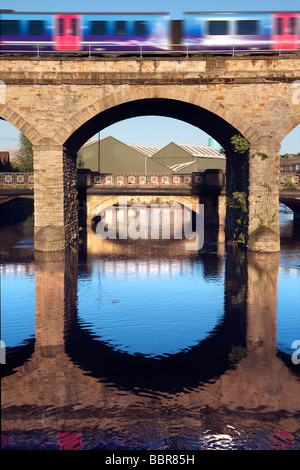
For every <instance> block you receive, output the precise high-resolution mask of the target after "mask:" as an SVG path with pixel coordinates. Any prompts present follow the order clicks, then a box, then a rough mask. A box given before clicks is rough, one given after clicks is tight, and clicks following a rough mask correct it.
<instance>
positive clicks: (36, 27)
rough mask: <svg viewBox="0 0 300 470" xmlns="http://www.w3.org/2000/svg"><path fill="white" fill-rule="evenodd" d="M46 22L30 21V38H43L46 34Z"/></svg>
mask: <svg viewBox="0 0 300 470" xmlns="http://www.w3.org/2000/svg"><path fill="white" fill-rule="evenodd" d="M44 30H45V28H44V21H41V20H30V21H28V34H29V35H30V36H42V35H43V34H44Z"/></svg>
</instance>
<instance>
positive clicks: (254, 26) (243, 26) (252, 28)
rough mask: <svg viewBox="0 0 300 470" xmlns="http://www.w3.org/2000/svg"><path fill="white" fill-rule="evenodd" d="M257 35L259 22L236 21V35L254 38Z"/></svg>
mask: <svg viewBox="0 0 300 470" xmlns="http://www.w3.org/2000/svg"><path fill="white" fill-rule="evenodd" d="M258 33H259V22H258V21H256V20H244V21H237V30H236V34H239V35H240V36H254V35H255V34H258Z"/></svg>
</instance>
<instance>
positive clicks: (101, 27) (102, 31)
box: [91, 21, 107, 36]
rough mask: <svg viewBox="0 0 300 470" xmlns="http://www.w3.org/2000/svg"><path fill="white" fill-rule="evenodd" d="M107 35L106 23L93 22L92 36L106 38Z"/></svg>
mask: <svg viewBox="0 0 300 470" xmlns="http://www.w3.org/2000/svg"><path fill="white" fill-rule="evenodd" d="M106 34H107V22H106V21H92V22H91V35H92V36H105V35H106Z"/></svg>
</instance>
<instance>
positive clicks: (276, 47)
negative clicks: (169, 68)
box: [1, 40, 300, 57]
mask: <svg viewBox="0 0 300 470" xmlns="http://www.w3.org/2000/svg"><path fill="white" fill-rule="evenodd" d="M65 47H66V49H65V50H56V49H55V48H53V47H52V46H49V45H47V44H45V43H43V42H40V43H39V42H35V43H32V44H28V42H21V41H20V42H18V43H16V42H9V41H6V42H5V44H3V45H2V48H1V53H8V54H26V53H29V54H36V55H37V56H38V57H39V56H40V55H44V54H52V55H62V54H63V55H70V54H71V55H72V56H73V57H75V56H76V55H78V56H82V55H83V54H84V55H87V56H88V57H91V56H92V55H93V56H97V55H100V56H105V55H107V54H108V55H110V56H113V55H115V56H118V55H122V56H124V55H134V56H139V57H143V56H145V55H155V56H159V55H162V56H163V55H169V54H170V53H173V54H180V55H183V56H186V57H189V56H190V55H191V56H193V55H198V54H200V55H201V54H204V55H205V54H210V55H219V54H222V55H224V54H227V55H231V56H235V55H238V54H243V55H244V54H253V53H257V54H278V55H281V54H285V53H294V54H297V53H299V50H300V41H292V45H291V41H284V40H282V41H281V42H280V43H279V42H278V41H276V42H274V41H263V42H260V43H259V42H256V43H255V44H253V43H252V42H248V43H247V42H244V43H243V45H240V44H236V43H235V42H234V41H233V42H232V43H231V44H230V43H228V44H227V45H226V46H224V45H222V44H219V45H215V46H214V47H213V48H211V47H209V46H207V45H206V44H194V43H190V42H187V41H184V42H182V43H178V44H172V43H170V42H164V43H155V42H153V43H147V44H134V45H128V44H125V45H122V44H103V43H95V42H91V43H84V44H81V45H80V47H79V48H78V50H74V45H73V44H65ZM68 48H69V49H68Z"/></svg>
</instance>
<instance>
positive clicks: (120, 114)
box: [54, 86, 259, 151]
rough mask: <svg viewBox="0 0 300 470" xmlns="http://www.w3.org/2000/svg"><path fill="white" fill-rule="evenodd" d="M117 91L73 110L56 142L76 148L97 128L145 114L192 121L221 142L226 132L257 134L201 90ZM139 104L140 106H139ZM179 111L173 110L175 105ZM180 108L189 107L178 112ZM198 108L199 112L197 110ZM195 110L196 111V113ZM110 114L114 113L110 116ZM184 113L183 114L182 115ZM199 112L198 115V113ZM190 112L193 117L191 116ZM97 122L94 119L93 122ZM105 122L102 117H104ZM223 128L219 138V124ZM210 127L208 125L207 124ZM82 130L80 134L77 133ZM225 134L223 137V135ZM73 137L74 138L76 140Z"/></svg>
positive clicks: (236, 115) (224, 141)
mask: <svg viewBox="0 0 300 470" xmlns="http://www.w3.org/2000/svg"><path fill="white" fill-rule="evenodd" d="M120 88H121V89H120V90H119V91H115V92H109V93H105V91H104V93H103V96H102V97H101V98H100V99H99V100H98V101H97V102H95V103H92V104H90V105H88V106H86V107H84V108H82V109H81V110H80V111H78V112H76V113H75V114H74V115H72V116H71V117H70V119H69V120H68V122H66V123H65V126H64V129H61V130H59V131H58V132H57V133H56V135H55V136H54V140H55V141H56V142H60V143H65V144H66V145H67V146H68V147H69V148H71V149H72V148H73V149H75V151H77V150H78V149H79V148H80V147H81V146H82V145H83V143H85V142H86V140H88V139H89V138H90V137H92V136H93V135H94V134H95V133H96V132H97V131H98V130H101V128H104V127H107V126H108V125H111V124H113V123H115V122H118V121H120V120H123V119H126V118H130V117H136V116H141V115H146V114H147V113H150V114H152V115H155V114H156V115H161V116H166V117H175V118H176V119H179V120H182V121H185V122H188V123H190V124H193V125H195V126H197V127H199V128H201V129H202V130H204V131H210V132H207V133H210V135H211V133H214V134H215V135H214V136H213V137H215V138H216V140H219V141H220V140H222V142H220V143H221V145H223V146H224V147H225V146H226V145H227V146H228V135H230V136H231V135H233V134H234V133H240V134H242V135H243V136H244V137H246V138H247V139H248V140H249V141H250V140H251V139H252V138H255V137H258V135H259V131H258V130H257V129H255V128H253V126H252V125H251V124H249V123H248V122H247V121H246V120H245V119H244V118H243V117H242V116H241V115H240V114H238V113H237V112H235V111H231V110H229V109H227V108H226V106H224V105H223V104H222V103H220V102H219V101H217V100H213V99H211V98H208V97H207V96H204V95H203V94H202V93H201V90H198V91H193V89H192V88H191V89H190V88H189V87H180V88H179V89H178V88H177V87H176V88H175V89H174V87H159V86H158V87H151V88H149V89H148V88H147V89H146V88H145V87H144V86H143V87H141V86H137V87H128V86H127V87H126V86H125V87H124V86H123V87H120ZM139 104H140V106H139ZM176 107H177V108H178V109H180V111H177V112H176V110H175V108H176ZM182 110H183V111H184V110H189V112H188V111H185V112H182ZM200 110H201V113H200ZM197 111H198V113H197ZM113 114H114V116H113ZM185 114H186V115H185ZM200 114H201V116H200ZM101 115H103V117H106V122H107V124H106V125H104V124H103V123H101V118H99V117H100V116H101ZM193 115H195V116H194V118H193ZM201 117H202V118H205V119H203V120H205V121H207V120H210V121H215V127H216V128H218V130H215V132H213V131H212V129H211V128H210V129H208V127H209V126H207V122H206V123H205V124H204V127H203V122H199V120H197V119H200V121H201ZM97 121H98V122H97ZM104 121H105V119H104ZM224 126H225V127H226V131H224V132H223V134H224V136H223V137H221V138H220V136H219V137H218V134H220V133H221V130H220V129H222V128H223V127H224ZM210 127H211V126H210ZM82 133H84V135H80V134H82ZM225 134H227V137H226V136H225ZM76 140H77V141H78V142H77V143H76Z"/></svg>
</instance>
